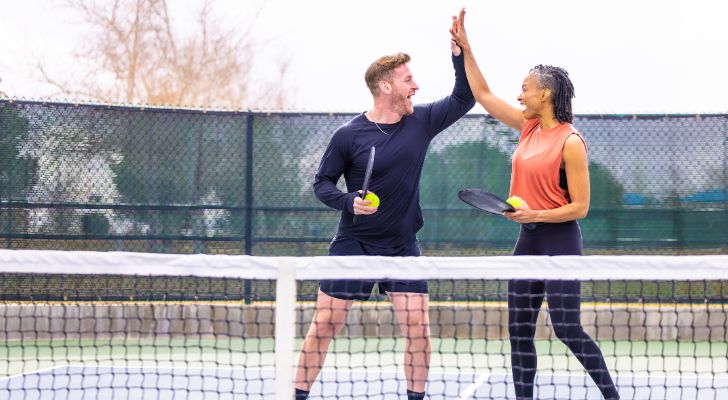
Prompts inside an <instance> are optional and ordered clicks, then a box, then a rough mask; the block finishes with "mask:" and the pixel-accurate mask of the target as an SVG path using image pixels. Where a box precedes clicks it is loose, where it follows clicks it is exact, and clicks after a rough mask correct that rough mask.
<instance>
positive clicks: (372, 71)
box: [364, 52, 410, 96]
mask: <svg viewBox="0 0 728 400" xmlns="http://www.w3.org/2000/svg"><path fill="white" fill-rule="evenodd" d="M408 62H410V56H409V54H405V53H401V52H400V53H396V54H392V55H389V56H383V57H380V58H379V59H378V60H376V61H374V62H373V63H372V64H371V65H370V66H369V68H367V72H366V73H364V81H365V82H366V83H367V87H368V88H369V91H370V92H372V94H373V95H375V96H376V95H377V94H379V82H381V81H386V80H388V79H390V78H391V76H392V71H394V70H395V69H396V68H397V67H399V66H400V65H402V64H407V63H408Z"/></svg>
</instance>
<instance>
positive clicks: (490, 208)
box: [458, 188, 536, 229]
mask: <svg viewBox="0 0 728 400" xmlns="http://www.w3.org/2000/svg"><path fill="white" fill-rule="evenodd" d="M458 197H459V198H460V200H462V201H464V202H466V203H468V204H470V205H471V206H473V207H475V208H477V209H478V210H483V211H486V212H489V213H491V214H496V215H501V213H503V212H505V211H508V212H511V211H516V209H515V208H513V206H512V205H510V204H508V203H507V202H506V201H505V200H503V199H502V198H500V197H498V196H496V195H494V194H493V193H491V192H488V191H486V190H483V189H478V188H468V189H463V190H461V191H459V192H458ZM523 226H524V227H525V228H527V229H533V228H535V227H536V224H534V223H529V224H523Z"/></svg>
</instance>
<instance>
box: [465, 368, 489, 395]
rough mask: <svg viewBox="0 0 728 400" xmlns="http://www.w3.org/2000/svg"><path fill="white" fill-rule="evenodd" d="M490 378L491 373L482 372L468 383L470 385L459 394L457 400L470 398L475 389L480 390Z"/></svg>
mask: <svg viewBox="0 0 728 400" xmlns="http://www.w3.org/2000/svg"><path fill="white" fill-rule="evenodd" d="M488 378H490V374H485V373H484V374H480V376H478V379H476V380H475V382H473V383H471V384H470V385H468V387H466V388H465V390H463V392H462V393H460V396H458V398H457V400H468V399H469V398H470V397H471V396H472V395H473V394H474V393H475V391H476V390H478V388H480V387H481V386H483V384H484V383H485V381H486V380H488Z"/></svg>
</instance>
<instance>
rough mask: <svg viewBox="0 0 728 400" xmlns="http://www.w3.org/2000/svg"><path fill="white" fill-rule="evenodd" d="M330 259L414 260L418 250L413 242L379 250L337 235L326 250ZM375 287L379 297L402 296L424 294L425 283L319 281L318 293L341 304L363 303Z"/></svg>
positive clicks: (406, 281) (423, 281)
mask: <svg viewBox="0 0 728 400" xmlns="http://www.w3.org/2000/svg"><path fill="white" fill-rule="evenodd" d="M329 255H330V256H388V257H417V256H419V255H420V247H419V245H418V244H417V241H414V242H412V243H408V244H405V245H402V246H398V247H386V248H380V247H376V246H372V245H368V244H365V243H361V242H359V241H357V240H354V239H351V238H348V237H345V236H340V235H337V236H336V237H335V238H334V240H333V241H332V242H331V245H330V246H329ZM377 284H378V286H379V293H387V292H405V293H427V292H428V287H427V280H402V281H393V280H379V281H377V280H343V279H341V280H322V281H321V282H319V285H320V287H321V291H322V292H324V293H326V294H328V295H329V296H331V297H335V298H337V299H342V300H367V299H368V298H369V296H370V295H371V293H372V289H373V288H374V285H377Z"/></svg>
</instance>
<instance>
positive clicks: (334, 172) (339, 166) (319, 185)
mask: <svg viewBox="0 0 728 400" xmlns="http://www.w3.org/2000/svg"><path fill="white" fill-rule="evenodd" d="M338 139H339V135H337V134H336V133H334V136H333V137H332V138H331V141H330V142H329V145H328V147H327V148H326V152H325V153H324V155H323V157H322V158H321V163H320V164H319V169H318V171H317V172H316V176H315V177H314V183H313V191H314V194H315V195H316V198H317V199H319V200H320V201H321V202H322V203H324V204H325V205H327V206H329V207H331V208H334V209H337V210H344V209H346V210H347V211H348V212H349V213H351V214H353V213H354V209H353V204H354V197H357V194H356V193H345V192H342V191H341V190H339V188H338V187H336V184H337V183H338V182H339V178H341V175H343V174H344V171H345V170H346V165H347V163H348V161H347V158H346V156H345V152H344V150H343V149H342V148H341V143H339V140H338Z"/></svg>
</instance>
